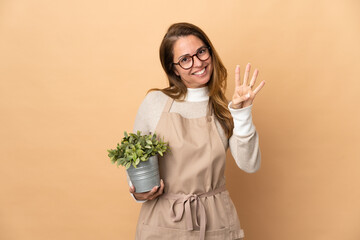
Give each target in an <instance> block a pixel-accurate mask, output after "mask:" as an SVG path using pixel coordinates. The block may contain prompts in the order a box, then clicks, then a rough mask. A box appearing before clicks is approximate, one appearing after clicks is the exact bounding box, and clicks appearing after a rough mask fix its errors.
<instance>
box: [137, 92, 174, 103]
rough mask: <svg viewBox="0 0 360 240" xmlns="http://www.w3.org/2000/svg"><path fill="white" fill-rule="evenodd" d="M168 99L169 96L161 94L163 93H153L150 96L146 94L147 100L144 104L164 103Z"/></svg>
mask: <svg viewBox="0 0 360 240" xmlns="http://www.w3.org/2000/svg"><path fill="white" fill-rule="evenodd" d="M167 99H168V96H167V95H166V94H165V93H163V92H161V91H158V90H157V91H151V92H149V93H148V94H146V96H145V99H144V101H143V102H146V103H152V104H153V103H156V102H164V101H166V100H167Z"/></svg>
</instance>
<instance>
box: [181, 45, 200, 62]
mask: <svg viewBox="0 0 360 240" xmlns="http://www.w3.org/2000/svg"><path fill="white" fill-rule="evenodd" d="M204 47H206V46H201V47H199V48H198V49H196V53H197V52H198V51H199V50H200V49H201V48H204ZM184 56H191V55H190V54H189V53H188V54H184V55H181V56H180V57H178V60H180V59H181V58H182V57H184Z"/></svg>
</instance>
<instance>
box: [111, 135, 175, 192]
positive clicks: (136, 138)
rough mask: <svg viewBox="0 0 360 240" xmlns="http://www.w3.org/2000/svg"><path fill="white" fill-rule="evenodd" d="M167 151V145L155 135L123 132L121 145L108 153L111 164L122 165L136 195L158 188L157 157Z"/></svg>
mask: <svg viewBox="0 0 360 240" xmlns="http://www.w3.org/2000/svg"><path fill="white" fill-rule="evenodd" d="M168 149H169V145H168V143H165V142H164V141H163V140H161V139H157V137H156V134H155V133H154V134H149V135H141V132H140V131H137V133H136V134H134V133H129V134H128V133H127V132H126V131H125V132H124V138H123V139H122V141H121V144H119V143H118V144H117V147H116V148H115V149H110V150H107V151H108V153H109V154H108V156H109V157H110V159H111V161H112V163H116V164H117V165H118V166H119V165H122V166H124V167H125V168H126V171H127V173H128V175H129V177H130V180H131V182H132V184H133V185H134V187H135V191H136V192H137V193H141V192H148V191H150V190H151V189H152V188H153V187H154V186H160V175H159V165H158V157H157V156H158V155H157V154H159V155H160V156H163V155H164V153H165V152H166V151H167V150H168Z"/></svg>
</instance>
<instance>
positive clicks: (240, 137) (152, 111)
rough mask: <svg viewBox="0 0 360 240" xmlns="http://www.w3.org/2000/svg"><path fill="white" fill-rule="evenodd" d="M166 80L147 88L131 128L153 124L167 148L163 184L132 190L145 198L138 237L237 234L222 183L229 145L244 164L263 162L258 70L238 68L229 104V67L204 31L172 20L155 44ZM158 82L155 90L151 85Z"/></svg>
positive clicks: (148, 128) (146, 129) (251, 167)
mask: <svg viewBox="0 0 360 240" xmlns="http://www.w3.org/2000/svg"><path fill="white" fill-rule="evenodd" d="M160 60H161V64H162V67H163V68H164V70H165V73H166V74H167V77H168V80H169V87H167V88H164V89H152V91H150V92H149V93H148V94H147V96H146V97H145V99H144V101H143V102H142V104H141V106H140V108H139V111H138V113H137V116H136V120H135V126H134V131H135V132H136V131H138V130H140V131H142V133H143V134H149V133H154V132H156V133H157V135H158V136H159V137H161V138H164V139H165V141H168V142H169V146H170V149H171V152H170V153H167V154H166V155H165V156H164V157H163V158H160V159H159V167H160V176H161V178H162V180H161V186H160V187H157V186H156V187H154V188H153V189H152V190H151V191H150V192H147V193H135V189H134V187H133V186H132V185H131V182H129V184H130V186H131V187H130V192H131V193H132V194H133V196H134V198H135V199H136V200H138V201H141V202H143V205H142V208H141V212H140V216H139V221H138V225H137V231H136V239H187V240H188V239H241V238H243V237H244V233H243V231H242V229H241V227H240V223H239V219H238V216H237V213H236V209H235V207H234V205H233V203H232V201H231V199H230V197H229V193H228V191H227V190H226V187H225V178H224V170H225V160H226V149H227V148H228V147H230V150H231V153H232V155H233V157H234V159H235V161H236V163H237V164H238V166H239V167H240V168H241V169H242V170H244V171H246V172H255V171H257V170H258V169H259V167H260V149H259V140H258V135H257V132H256V130H255V127H254V125H253V123H252V119H251V108H252V102H253V100H254V98H255V96H256V94H257V93H258V92H259V91H260V89H261V88H262V87H263V86H264V84H265V82H264V81H262V82H261V83H260V84H259V86H258V87H257V88H255V89H254V90H253V88H254V84H255V80H256V77H257V74H258V71H257V70H255V72H254V75H253V77H252V79H251V81H250V82H248V78H249V72H250V64H248V65H247V67H246V71H245V76H244V81H243V82H242V81H241V80H240V69H239V66H237V67H236V70H235V92H234V95H233V98H232V101H231V102H230V103H229V104H228V102H227V100H226V98H225V95H224V91H225V89H226V77H227V71H226V69H225V67H224V65H223V64H222V62H221V60H220V58H219V56H218V54H217V52H216V51H215V48H214V46H213V45H212V44H211V42H210V40H209V38H208V37H207V36H206V34H205V33H204V32H203V31H202V30H201V29H200V28H198V27H197V26H194V25H192V24H189V23H177V24H173V25H171V26H170V28H169V29H168V31H167V33H166V35H165V36H164V38H163V41H162V43H161V46H160ZM154 90H155V91H154Z"/></svg>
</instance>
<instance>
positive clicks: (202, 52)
mask: <svg viewBox="0 0 360 240" xmlns="http://www.w3.org/2000/svg"><path fill="white" fill-rule="evenodd" d="M194 56H196V57H197V58H198V59H199V60H201V61H205V60H207V59H208V58H209V57H210V51H209V49H208V48H207V47H203V48H200V49H199V51H198V52H197V53H196V54H194V55H193V56H190V55H185V56H183V57H182V58H181V59H180V61H179V64H180V66H181V67H182V68H184V69H189V68H191V67H192V66H193V63H194Z"/></svg>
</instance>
